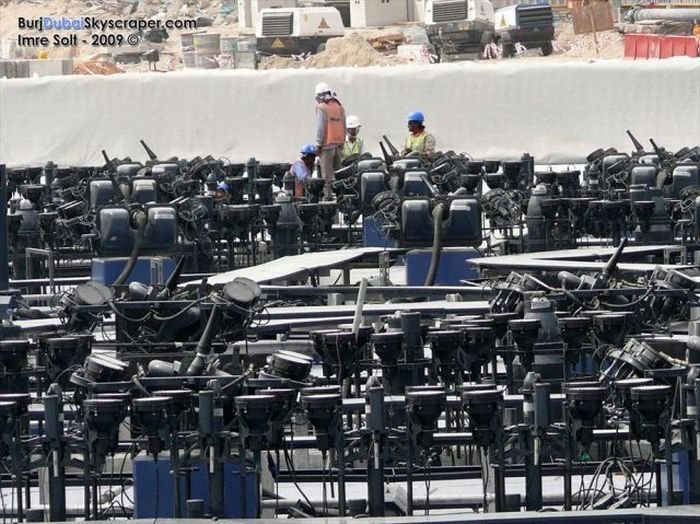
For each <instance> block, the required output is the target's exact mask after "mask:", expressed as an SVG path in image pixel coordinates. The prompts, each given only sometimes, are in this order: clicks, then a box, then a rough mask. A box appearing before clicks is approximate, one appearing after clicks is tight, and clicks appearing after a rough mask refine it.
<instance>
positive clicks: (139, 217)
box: [112, 211, 148, 286]
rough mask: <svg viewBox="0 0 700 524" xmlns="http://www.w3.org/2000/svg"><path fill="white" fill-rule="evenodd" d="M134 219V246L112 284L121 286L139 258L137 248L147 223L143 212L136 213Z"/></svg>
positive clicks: (141, 240) (139, 246)
mask: <svg viewBox="0 0 700 524" xmlns="http://www.w3.org/2000/svg"><path fill="white" fill-rule="evenodd" d="M134 220H136V226H137V230H136V239H135V240H134V247H133V248H132V249H131V254H130V255H129V260H127V262H126V266H124V269H122V272H121V273H120V274H119V276H118V277H117V279H116V280H115V281H114V282H113V283H112V286H121V285H122V284H123V283H124V282H125V281H126V279H127V278H129V275H130V274H131V271H132V270H133V269H134V266H135V265H136V261H137V260H138V259H139V250H140V249H141V243H142V242H143V237H144V234H145V232H146V224H147V223H148V217H147V216H146V213H144V212H142V211H141V212H138V213H136V216H135V217H134Z"/></svg>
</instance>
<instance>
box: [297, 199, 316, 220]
mask: <svg viewBox="0 0 700 524" xmlns="http://www.w3.org/2000/svg"><path fill="white" fill-rule="evenodd" d="M319 208H320V204H313V203H310V204H298V205H297V214H298V215H299V220H301V221H302V222H304V223H305V224H308V223H311V222H312V221H313V219H314V218H316V217H317V216H318V213H319Z"/></svg>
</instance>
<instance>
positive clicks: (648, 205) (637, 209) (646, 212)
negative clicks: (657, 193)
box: [632, 200, 656, 222]
mask: <svg viewBox="0 0 700 524" xmlns="http://www.w3.org/2000/svg"><path fill="white" fill-rule="evenodd" d="M655 209H656V202H654V201H653V200H636V201H634V202H632V210H633V211H634V214H635V215H637V218H638V219H639V220H640V222H648V221H649V219H651V217H652V216H653V215H654V210H655Z"/></svg>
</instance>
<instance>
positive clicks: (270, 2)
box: [250, 0, 297, 27]
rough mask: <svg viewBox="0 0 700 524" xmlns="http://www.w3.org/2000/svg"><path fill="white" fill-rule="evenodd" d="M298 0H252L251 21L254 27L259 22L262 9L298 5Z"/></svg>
mask: <svg viewBox="0 0 700 524" xmlns="http://www.w3.org/2000/svg"><path fill="white" fill-rule="evenodd" d="M296 6H297V0H251V4H250V9H251V23H252V24H253V25H252V27H255V26H256V24H257V23H258V17H259V16H260V15H259V13H260V10H261V9H267V8H270V7H296Z"/></svg>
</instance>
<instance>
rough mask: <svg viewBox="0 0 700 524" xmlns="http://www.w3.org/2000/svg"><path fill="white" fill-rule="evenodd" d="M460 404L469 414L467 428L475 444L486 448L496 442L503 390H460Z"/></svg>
mask: <svg viewBox="0 0 700 524" xmlns="http://www.w3.org/2000/svg"><path fill="white" fill-rule="evenodd" d="M462 402H463V405H464V409H465V411H466V412H467V413H468V414H469V427H470V429H471V431H472V434H473V435H474V439H475V440H476V443H477V444H478V445H479V446H480V447H482V448H488V447H489V446H490V445H491V444H493V443H494V442H495V441H496V433H497V431H498V430H499V429H500V427H499V423H498V421H499V413H500V412H501V409H502V408H503V390H501V389H494V388H491V389H469V390H462Z"/></svg>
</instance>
